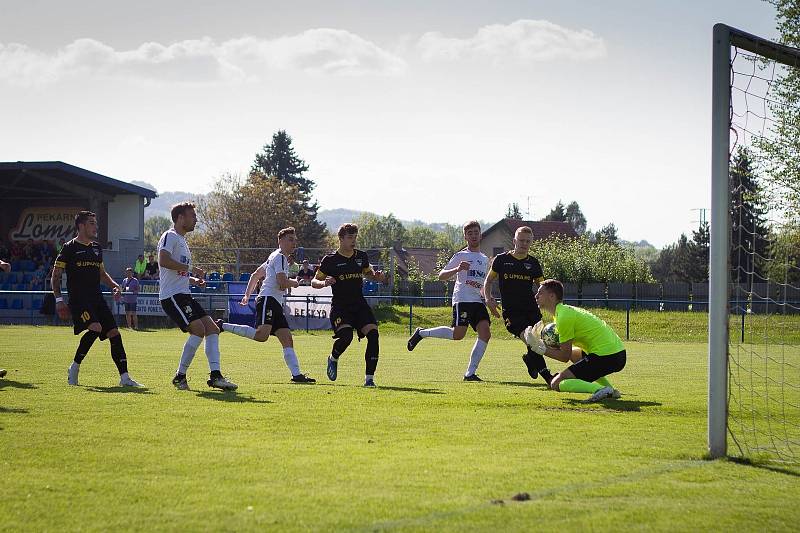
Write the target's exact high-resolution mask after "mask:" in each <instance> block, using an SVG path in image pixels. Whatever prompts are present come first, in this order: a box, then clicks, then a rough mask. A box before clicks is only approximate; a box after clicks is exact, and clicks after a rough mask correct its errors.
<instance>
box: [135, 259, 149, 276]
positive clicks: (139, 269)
mask: <svg viewBox="0 0 800 533" xmlns="http://www.w3.org/2000/svg"><path fill="white" fill-rule="evenodd" d="M145 270H147V261H145V260H144V255H142V254H139V257H138V258H136V263H135V264H134V265H133V273H134V274H135V275H136V277H137V278H138V279H142V277H143V276H144V272H145Z"/></svg>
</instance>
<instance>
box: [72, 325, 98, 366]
mask: <svg viewBox="0 0 800 533" xmlns="http://www.w3.org/2000/svg"><path fill="white" fill-rule="evenodd" d="M99 336H100V334H98V333H95V332H94V331H92V330H89V331H87V332H86V333H84V334H83V337H81V341H80V342H79V343H78V349H77V350H75V359H74V360H75V362H76V363H78V364H81V363H82V362H83V358H84V357H86V354H88V353H89V349H90V348H91V347H92V344H94V341H96V340H97V338H98V337H99Z"/></svg>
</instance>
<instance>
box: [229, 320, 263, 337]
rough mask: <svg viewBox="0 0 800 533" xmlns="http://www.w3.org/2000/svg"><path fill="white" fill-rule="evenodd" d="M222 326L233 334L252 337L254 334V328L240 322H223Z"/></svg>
mask: <svg viewBox="0 0 800 533" xmlns="http://www.w3.org/2000/svg"><path fill="white" fill-rule="evenodd" d="M222 327H223V329H224V330H225V331H230V332H231V333H233V334H234V335H239V336H240V337H247V338H248V339H252V338H254V337H255V336H256V328H251V327H250V326H243V325H241V324H228V323H227V322H225V323H223V324H222Z"/></svg>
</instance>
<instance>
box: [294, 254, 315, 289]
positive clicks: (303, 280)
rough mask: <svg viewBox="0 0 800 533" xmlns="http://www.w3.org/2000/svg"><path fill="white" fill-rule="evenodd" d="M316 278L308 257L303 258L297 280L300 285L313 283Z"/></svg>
mask: <svg viewBox="0 0 800 533" xmlns="http://www.w3.org/2000/svg"><path fill="white" fill-rule="evenodd" d="M313 278H314V268H313V267H312V266H311V265H309V264H308V259H304V260H303V264H302V265H301V266H300V270H298V271H297V281H298V282H299V283H300V285H311V280H312V279H313Z"/></svg>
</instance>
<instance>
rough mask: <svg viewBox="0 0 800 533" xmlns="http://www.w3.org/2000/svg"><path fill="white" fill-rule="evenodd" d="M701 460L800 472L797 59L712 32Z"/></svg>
mask: <svg viewBox="0 0 800 533" xmlns="http://www.w3.org/2000/svg"><path fill="white" fill-rule="evenodd" d="M713 68H714V73H713V91H712V92H713V104H712V105H713V124H712V209H711V211H712V214H711V218H712V221H711V258H710V306H709V452H710V455H711V456H713V457H720V456H724V455H731V456H740V457H745V458H749V459H755V460H769V461H784V462H792V463H796V462H798V461H800V50H798V49H795V48H790V47H786V46H782V45H778V44H775V43H773V42H770V41H768V40H766V39H762V38H759V37H756V36H753V35H749V34H747V33H745V32H742V31H739V30H736V29H733V28H730V27H728V26H724V25H721V24H718V25H716V26H715V27H714V67H713Z"/></svg>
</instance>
